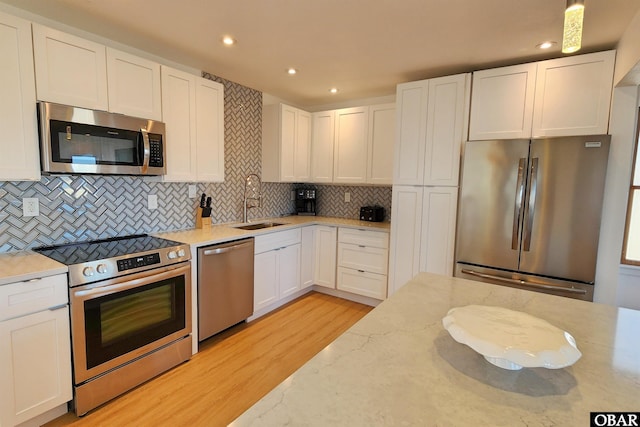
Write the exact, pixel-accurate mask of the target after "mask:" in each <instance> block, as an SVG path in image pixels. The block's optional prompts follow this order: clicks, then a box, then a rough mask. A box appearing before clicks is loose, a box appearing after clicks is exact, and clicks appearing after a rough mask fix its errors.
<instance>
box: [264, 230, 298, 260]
mask: <svg viewBox="0 0 640 427" xmlns="http://www.w3.org/2000/svg"><path fill="white" fill-rule="evenodd" d="M300 240H301V231H300V229H299V228H295V229H293V230H287V231H279V232H276V233H269V234H265V235H261V236H256V237H255V246H254V253H256V254H259V253H262V252H267V251H272V250H274V249H278V248H283V247H285V246H290V245H295V244H296V243H300Z"/></svg>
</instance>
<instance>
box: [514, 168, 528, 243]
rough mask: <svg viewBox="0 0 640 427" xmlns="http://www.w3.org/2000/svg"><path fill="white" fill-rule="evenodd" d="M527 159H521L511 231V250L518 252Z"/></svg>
mask: <svg viewBox="0 0 640 427" xmlns="http://www.w3.org/2000/svg"><path fill="white" fill-rule="evenodd" d="M526 162H527V159H526V158H525V157H521V158H520V162H519V163H518V181H517V182H516V197H515V202H514V207H513V230H512V231H511V249H513V250H515V251H517V250H518V249H519V248H518V243H519V240H518V236H519V234H520V233H519V231H520V218H522V200H523V197H524V174H525V165H526Z"/></svg>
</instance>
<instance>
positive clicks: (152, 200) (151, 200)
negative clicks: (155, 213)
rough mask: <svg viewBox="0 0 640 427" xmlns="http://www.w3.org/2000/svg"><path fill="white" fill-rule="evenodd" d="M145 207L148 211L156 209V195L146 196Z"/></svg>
mask: <svg viewBox="0 0 640 427" xmlns="http://www.w3.org/2000/svg"><path fill="white" fill-rule="evenodd" d="M147 206H148V207H149V209H150V210H154V209H158V196H157V195H156V194H149V195H148V196H147Z"/></svg>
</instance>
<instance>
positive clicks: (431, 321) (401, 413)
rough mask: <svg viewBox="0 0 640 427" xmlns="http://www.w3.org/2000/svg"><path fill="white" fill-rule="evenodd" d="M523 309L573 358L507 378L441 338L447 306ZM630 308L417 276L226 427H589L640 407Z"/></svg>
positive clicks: (638, 321)
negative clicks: (569, 340)
mask: <svg viewBox="0 0 640 427" xmlns="http://www.w3.org/2000/svg"><path fill="white" fill-rule="evenodd" d="M469 304H481V305H493V306H500V307H506V308H510V309H513V310H518V311H523V312H526V313H529V314H531V315H533V316H536V317H539V318H541V319H545V320H547V321H548V322H550V323H551V324H553V325H555V326H557V327H558V328H560V329H563V330H566V331H568V332H569V333H571V334H572V335H573V336H574V337H575V339H576V342H577V345H578V348H579V349H580V351H581V352H582V358H581V359H579V360H578V361H577V362H576V363H575V364H574V365H573V366H570V367H567V368H563V369H556V370H551V369H545V368H524V369H522V370H520V371H508V370H504V369H501V368H498V367H496V366H494V365H491V364H490V363H488V362H487V361H485V360H484V358H483V357H482V356H481V355H479V354H477V353H476V352H474V351H473V350H472V349H471V348H469V347H467V346H465V345H463V344H460V343H458V342H456V341H454V340H453V338H451V336H449V334H448V333H447V331H446V330H445V329H444V328H443V326H442V318H443V317H444V316H445V315H446V314H447V312H448V310H449V309H450V308H453V307H458V306H465V305H469ZM638 331H640V311H635V310H630V309H623V308H615V307H612V306H606V305H602V304H594V303H588V302H584V301H578V300H573V299H568V298H563V297H557V296H551V295H546V294H540V293H534V292H529V291H523V290H519V289H513V288H508V287H502V286H496V285H490V284H485V283H480V282H473V281H469V280H465V279H458V278H450V277H444V276H439V275H434V274H428V273H421V274H419V275H418V276H416V278H414V279H413V280H411V281H410V282H409V283H408V284H407V285H405V286H404V287H402V288H401V289H400V290H399V291H398V292H396V293H395V294H394V295H392V296H391V297H390V298H389V299H387V300H385V301H383V302H382V303H381V304H380V305H379V306H378V307H377V308H375V309H374V310H373V311H371V312H370V313H369V314H367V316H365V317H364V318H363V319H362V320H360V321H359V322H358V323H357V324H355V325H354V326H353V327H352V328H351V329H349V330H348V331H347V332H345V333H344V334H343V335H342V336H340V337H339V338H338V339H337V340H336V341H334V342H333V343H332V344H330V345H329V346H327V347H326V348H325V349H324V350H323V351H321V352H320V353H319V354H318V355H316V356H315V357H314V358H313V359H312V360H310V361H309V362H308V363H306V364H305V365H304V366H303V367H301V368H300V369H299V370H298V371H296V372H295V373H294V374H293V375H291V376H290V377H289V378H287V379H286V380H285V381H283V382H282V383H281V384H280V385H279V386H278V387H276V388H275V389H274V390H272V391H271V392H270V393H269V394H267V395H266V396H265V397H264V398H263V399H262V400H260V401H259V402H257V403H256V404H255V405H254V406H253V407H252V408H250V409H249V410H247V411H246V412H245V413H244V414H243V415H241V416H240V417H239V418H238V419H237V420H236V421H234V422H233V423H232V424H230V425H231V426H234V427H238V426H270V427H272V426H284V425H290V426H323V427H324V426H350V427H352V426H551V425H554V426H588V425H589V416H590V414H589V413H590V412H591V411H636V412H637V411H638V410H640V400H639V399H638V396H639V395H640V339H638V337H639V336H640V335H639V332H638Z"/></svg>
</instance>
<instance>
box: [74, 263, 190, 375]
mask: <svg viewBox="0 0 640 427" xmlns="http://www.w3.org/2000/svg"><path fill="white" fill-rule="evenodd" d="M70 305H71V336H72V342H73V357H74V377H75V383H76V384H79V383H82V382H84V381H86V380H88V379H91V378H92V377H95V376H96V375H100V374H103V373H105V372H107V371H109V370H111V369H114V368H116V367H118V366H120V365H122V364H125V363H127V362H130V361H132V360H134V359H136V358H138V357H140V356H143V355H145V354H147V353H150V352H153V351H154V350H156V349H159V348H161V347H164V346H166V345H168V344H170V343H172V342H175V341H177V340H179V339H182V338H184V337H185V336H187V335H189V334H190V333H191V262H186V263H181V264H177V265H173V266H169V267H164V268H160V269H156V270H150V271H146V272H143V273H137V274H133V275H130V276H126V277H121V278H117V279H113V280H106V281H103V282H99V283H93V284H90V285H86V286H79V287H75V288H71V289H70Z"/></svg>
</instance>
